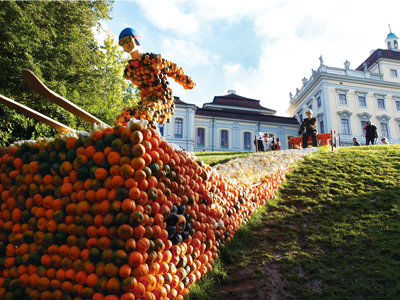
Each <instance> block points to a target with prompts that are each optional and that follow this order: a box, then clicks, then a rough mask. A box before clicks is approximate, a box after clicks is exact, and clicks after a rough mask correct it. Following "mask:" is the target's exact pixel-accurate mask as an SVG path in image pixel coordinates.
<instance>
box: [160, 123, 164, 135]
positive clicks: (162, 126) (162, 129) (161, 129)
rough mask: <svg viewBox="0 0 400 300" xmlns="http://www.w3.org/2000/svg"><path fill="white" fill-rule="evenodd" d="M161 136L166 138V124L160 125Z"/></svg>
mask: <svg viewBox="0 0 400 300" xmlns="http://www.w3.org/2000/svg"><path fill="white" fill-rule="evenodd" d="M160 134H161V136H164V124H161V125H160Z"/></svg>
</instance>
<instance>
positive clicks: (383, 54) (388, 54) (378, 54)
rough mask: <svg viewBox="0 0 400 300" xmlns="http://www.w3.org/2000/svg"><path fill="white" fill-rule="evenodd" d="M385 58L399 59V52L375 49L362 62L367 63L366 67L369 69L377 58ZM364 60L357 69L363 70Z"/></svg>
mask: <svg viewBox="0 0 400 300" xmlns="http://www.w3.org/2000/svg"><path fill="white" fill-rule="evenodd" d="M380 58H387V59H393V60H400V52H398V51H392V50H384V49H377V50H375V51H374V52H373V53H372V54H371V55H370V56H369V57H368V58H367V59H366V60H365V61H364V62H365V63H366V64H367V69H369V68H370V67H371V66H372V65H373V64H374V63H375V62H376V61H377V60H378V59H380ZM364 62H363V63H362V64H361V65H359V66H358V67H357V69H356V70H357V71H363V70H364V67H363V64H364Z"/></svg>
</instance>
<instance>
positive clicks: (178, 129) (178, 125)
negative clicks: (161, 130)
mask: <svg viewBox="0 0 400 300" xmlns="http://www.w3.org/2000/svg"><path fill="white" fill-rule="evenodd" d="M174 137H175V138H176V139H181V138H182V137H183V119H182V118H176V119H175V134H174Z"/></svg>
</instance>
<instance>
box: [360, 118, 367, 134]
mask: <svg viewBox="0 0 400 300" xmlns="http://www.w3.org/2000/svg"><path fill="white" fill-rule="evenodd" d="M367 122H368V121H361V130H362V135H363V136H365V134H366V133H367V131H366V130H365V129H364V127H365V126H367Z"/></svg>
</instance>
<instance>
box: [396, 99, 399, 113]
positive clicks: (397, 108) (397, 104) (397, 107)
mask: <svg viewBox="0 0 400 300" xmlns="http://www.w3.org/2000/svg"><path fill="white" fill-rule="evenodd" d="M396 110H397V111H400V101H396Z"/></svg>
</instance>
